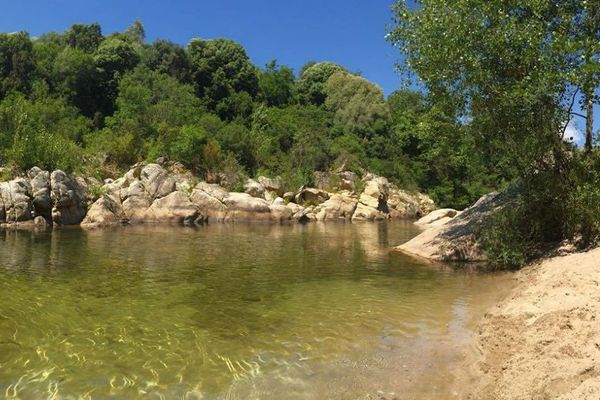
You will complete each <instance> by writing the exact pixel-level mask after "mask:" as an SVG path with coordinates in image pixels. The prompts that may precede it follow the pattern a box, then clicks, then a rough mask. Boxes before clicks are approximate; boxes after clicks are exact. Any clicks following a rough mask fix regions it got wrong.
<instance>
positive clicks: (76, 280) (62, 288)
mask: <svg viewBox="0 0 600 400" xmlns="http://www.w3.org/2000/svg"><path fill="white" fill-rule="evenodd" d="M417 233H418V231H417V230H416V228H414V227H413V226H412V225H411V224H410V223H404V222H395V223H382V224H309V225H306V226H302V225H289V226H288V225H285V226H270V225H210V226H206V227H201V228H197V229H193V228H182V227H164V226H145V227H123V228H116V229H103V230H102V229H101V230H92V231H82V230H79V229H59V230H54V231H53V232H51V233H50V232H48V233H38V234H35V233H30V232H24V231H0V396H5V397H9V398H10V397H19V398H22V399H29V398H31V399H35V398H98V399H105V398H115V399H124V398H138V397H143V398H157V399H158V398H167V399H170V398H185V399H200V398H202V399H221V398H223V399H225V398H227V399H327V398H330V399H362V398H364V399H370V398H373V399H375V398H377V399H380V398H386V399H393V398H397V399H404V398H428V397H429V398H439V397H440V396H442V397H444V396H447V395H449V390H450V387H451V383H452V380H453V375H452V365H453V363H455V362H456V361H457V360H459V359H460V358H461V357H462V353H463V351H464V348H465V347H468V343H469V334H470V330H469V324H470V321H471V320H472V317H473V316H475V315H477V313H478V312H479V310H480V309H481V307H482V304H486V302H489V299H490V298H491V297H493V296H492V295H493V293H495V286H496V282H497V280H496V277H492V276H490V275H481V274H469V273H465V272H455V271H452V270H450V269H448V268H445V267H443V266H439V265H432V264H422V263H419V262H418V261H416V260H413V259H411V258H409V257H406V256H403V255H401V254H398V253H395V252H391V251H389V248H390V247H391V246H394V245H397V244H400V243H402V242H404V241H406V240H408V239H410V238H411V237H413V236H414V235H416V234H417Z"/></svg>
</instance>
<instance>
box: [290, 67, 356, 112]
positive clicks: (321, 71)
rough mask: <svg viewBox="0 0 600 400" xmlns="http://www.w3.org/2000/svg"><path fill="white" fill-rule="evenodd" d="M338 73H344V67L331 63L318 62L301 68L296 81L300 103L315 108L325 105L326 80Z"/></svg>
mask: <svg viewBox="0 0 600 400" xmlns="http://www.w3.org/2000/svg"><path fill="white" fill-rule="evenodd" d="M309 65H310V66H309ZM340 71H345V69H344V67H342V66H341V65H338V64H336V63H332V62H320V63H315V64H312V65H311V63H309V64H307V65H305V66H304V67H302V72H301V74H300V80H299V81H298V99H299V100H300V102H301V103H302V104H314V105H317V106H320V105H322V104H323V103H325V98H326V97H327V94H326V84H327V80H328V79H329V77H330V76H331V75H333V74H335V73H336V72H340Z"/></svg>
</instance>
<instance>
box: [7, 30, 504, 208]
mask: <svg viewBox="0 0 600 400" xmlns="http://www.w3.org/2000/svg"><path fill="white" fill-rule="evenodd" d="M0 100H1V102H0V166H3V171H4V175H12V174H15V173H17V172H19V171H24V170H26V169H28V168H31V167H32V166H34V165H35V166H39V167H42V168H47V169H52V168H60V169H64V170H67V171H75V172H79V173H84V174H88V175H95V176H97V177H98V178H106V177H111V176H116V175H117V174H119V173H120V172H121V171H123V170H124V169H125V168H127V167H129V166H130V165H132V164H134V163H136V162H139V161H144V160H146V161H154V160H156V159H159V158H161V159H163V160H167V161H177V162H180V163H182V164H184V165H185V166H186V167H187V168H189V169H191V170H193V171H194V172H195V173H197V174H198V175H199V176H200V177H204V178H207V177H208V178H210V177H211V176H213V175H215V174H216V173H219V174H225V175H226V176H227V177H228V180H227V181H228V182H227V184H228V185H229V186H230V189H232V190H235V189H236V188H238V187H240V185H241V182H243V179H244V177H245V176H255V175H258V174H266V175H270V176H275V175H279V176H281V177H282V178H283V180H284V182H285V183H286V185H288V186H289V187H290V188H291V189H297V188H298V187H300V186H301V185H303V184H310V183H311V181H312V179H313V173H314V171H326V170H334V169H339V168H344V169H350V170H355V171H363V170H369V171H372V172H375V173H377V174H380V175H384V176H386V177H388V178H390V179H392V180H394V181H396V182H397V183H398V184H400V185H402V186H403V187H405V188H407V189H410V190H423V191H425V192H427V193H429V194H430V195H431V196H432V197H433V198H434V200H435V201H436V202H437V203H438V204H440V205H442V206H453V207H456V208H461V207H465V206H467V205H468V204H470V203H471V202H472V201H473V200H475V199H476V198H478V197H479V196H480V195H482V194H483V193H485V192H487V191H489V190H491V189H493V188H496V187H499V186H502V185H503V183H504V182H506V181H508V180H510V179H511V178H512V177H513V175H514V172H513V171H511V170H510V169H502V168H498V166H497V162H496V161H497V160H496V159H489V158H486V157H485V153H484V152H481V151H478V150H477V146H478V143H477V141H476V140H475V136H474V135H471V134H467V131H469V130H470V129H471V126H470V124H469V123H467V122H466V120H465V119H460V118H457V115H456V114H455V113H454V111H453V110H450V109H449V108H447V107H444V106H438V105H436V104H435V103H433V102H431V101H430V99H429V98H427V97H426V95H424V94H422V93H420V92H417V91H410V90H407V89H401V90H398V91H396V92H394V93H393V94H391V95H390V96H389V97H388V98H387V99H386V98H385V97H384V94H383V92H382V90H381V89H380V88H379V87H378V86H377V85H375V84H373V83H371V82H369V81H368V80H366V79H364V78H362V77H361V76H360V74H358V73H354V72H352V71H350V70H348V69H347V68H344V66H342V65H338V64H335V63H332V62H313V61H309V62H307V63H306V64H305V65H304V66H303V67H302V69H301V70H300V71H298V72H297V73H296V72H295V71H293V70H292V69H291V68H289V67H287V66H284V65H279V64H278V63H277V62H276V61H275V60H273V61H271V62H269V63H268V64H267V65H265V66H264V67H262V68H259V67H257V66H255V65H253V64H252V62H251V61H250V59H249V57H248V55H247V54H246V51H245V50H244V48H243V47H242V45H240V44H239V43H236V42H234V41H232V40H228V39H213V40H202V39H193V40H191V41H190V42H189V43H188V45H187V46H186V47H183V46H180V45H178V44H175V43H172V42H170V41H168V40H156V41H154V42H153V43H147V42H146V41H145V33H144V28H143V25H142V24H141V23H140V22H138V21H136V22H135V23H133V24H132V25H131V26H130V27H129V28H128V29H126V30H125V31H124V32H118V33H112V34H110V35H106V36H105V35H103V33H102V30H101V27H100V26H99V25H98V24H90V25H82V24H75V25H73V26H71V28H70V29H68V30H66V31H65V32H63V33H48V34H45V35H42V36H40V37H36V38H33V37H30V36H29V35H28V34H27V33H25V32H18V33H9V34H0Z"/></svg>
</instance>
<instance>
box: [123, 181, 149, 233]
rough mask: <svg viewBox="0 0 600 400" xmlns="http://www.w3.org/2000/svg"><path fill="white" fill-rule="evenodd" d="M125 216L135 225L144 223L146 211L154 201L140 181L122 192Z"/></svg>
mask: <svg viewBox="0 0 600 400" xmlns="http://www.w3.org/2000/svg"><path fill="white" fill-rule="evenodd" d="M120 193H121V197H120V198H121V199H122V202H123V203H122V208H123V214H124V215H125V217H126V218H127V219H128V220H129V221H130V222H133V223H137V222H144V220H145V218H146V210H147V209H148V208H149V207H150V205H151V204H152V199H151V197H150V195H149V194H148V192H146V190H145V189H144V186H143V185H142V183H141V182H140V181H138V180H135V181H133V182H132V183H131V184H130V185H129V187H128V188H127V189H122V190H121V191H120Z"/></svg>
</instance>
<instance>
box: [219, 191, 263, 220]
mask: <svg viewBox="0 0 600 400" xmlns="http://www.w3.org/2000/svg"><path fill="white" fill-rule="evenodd" d="M223 203H224V204H225V206H226V207H227V220H229V221H268V220H270V219H271V215H270V214H271V210H270V208H269V203H268V202H267V201H266V200H264V199H259V198H256V197H252V196H250V195H249V194H248V193H229V195H228V196H227V197H226V198H225V199H224V200H223Z"/></svg>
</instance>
